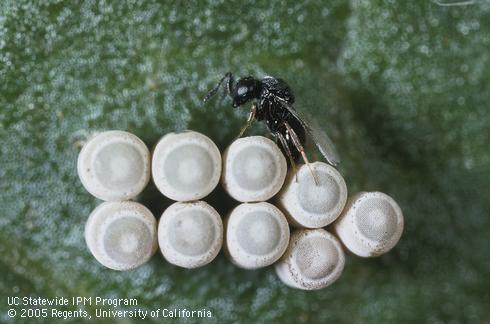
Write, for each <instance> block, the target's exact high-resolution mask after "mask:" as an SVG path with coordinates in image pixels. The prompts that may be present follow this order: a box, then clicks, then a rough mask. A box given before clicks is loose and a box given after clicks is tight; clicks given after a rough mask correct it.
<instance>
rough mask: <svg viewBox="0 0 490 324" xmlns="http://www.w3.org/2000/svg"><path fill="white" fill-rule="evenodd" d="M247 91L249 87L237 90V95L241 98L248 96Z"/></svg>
mask: <svg viewBox="0 0 490 324" xmlns="http://www.w3.org/2000/svg"><path fill="white" fill-rule="evenodd" d="M247 91H248V88H247V87H240V88H238V90H237V94H238V95H239V96H241V95H244V94H246V93H247Z"/></svg>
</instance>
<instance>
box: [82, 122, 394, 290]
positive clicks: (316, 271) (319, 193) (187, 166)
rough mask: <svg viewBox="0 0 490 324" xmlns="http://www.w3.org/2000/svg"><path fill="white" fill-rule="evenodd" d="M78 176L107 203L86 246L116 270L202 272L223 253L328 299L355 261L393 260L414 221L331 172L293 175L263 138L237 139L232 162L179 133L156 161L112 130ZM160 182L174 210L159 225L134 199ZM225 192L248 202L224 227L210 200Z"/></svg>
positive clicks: (134, 140) (203, 139)
mask: <svg viewBox="0 0 490 324" xmlns="http://www.w3.org/2000/svg"><path fill="white" fill-rule="evenodd" d="M78 174H79V177H80V180H81V182H82V184H83V185H84V187H85V188H86V189H87V191H88V192H89V193H91V194H92V195H93V196H95V197H97V198H99V199H101V200H104V201H105V202H103V203H101V204H100V205H99V206H98V207H97V208H95V210H94V211H93V212H92V213H91V215H90V216H89V218H88V221H87V224H86V226H85V239H86V242H87V246H88V248H89V250H90V251H91V253H92V254H93V256H94V257H95V259H97V260H98V261H99V262H100V263H101V264H102V265H104V266H106V267H108V268H110V269H114V270H121V271H122V270H130V269H134V268H136V267H138V266H140V265H142V264H144V263H146V262H147V261H148V260H149V259H150V258H151V256H152V255H153V254H154V253H155V252H156V250H157V249H158V247H159V248H160V251H161V253H162V255H163V257H164V258H165V259H166V260H167V261H168V262H169V263H171V264H174V265H176V266H179V267H184V268H197V267H201V266H204V265H206V264H208V263H210V262H211V261H212V260H213V259H214V258H215V257H216V256H217V255H218V253H219V251H220V250H221V248H222V247H223V249H224V251H225V254H226V255H227V256H228V257H229V259H230V260H231V262H233V263H234V264H235V265H237V266H238V267H241V268H245V269H257V268H262V267H266V266H269V265H273V264H274V267H275V270H276V273H277V275H278V277H279V278H280V279H281V280H282V281H283V282H284V283H285V284H286V285H288V286H290V287H295V288H299V289H305V290H312V289H320V288H324V287H327V286H328V285H330V284H332V283H333V282H335V281H336V280H337V279H338V278H339V277H340V275H341V274H342V271H343V269H344V264H345V255H344V251H350V252H352V253H353V254H356V255H358V256H361V257H371V256H379V255H382V254H384V253H386V252H388V251H389V250H390V249H392V248H393V247H394V246H395V245H396V243H397V242H398V240H399V239H400V236H401V233H402V231H403V214H402V212H401V210H400V207H399V206H398V204H397V203H396V202H395V201H394V200H393V199H392V198H391V197H389V196H387V195H386V194H383V193H381V192H360V193H357V194H355V195H352V196H351V197H350V198H349V199H347V196H348V195H347V186H346V183H345V181H344V179H343V177H342V175H341V174H340V173H339V172H338V171H337V170H336V169H335V168H333V167H332V166H330V165H328V164H326V163H323V162H314V163H311V164H309V165H301V166H298V167H297V169H296V171H294V169H293V170H291V171H290V172H289V173H288V168H287V163H286V159H285V157H284V155H283V154H282V152H281V150H280V149H279V147H278V146H277V145H276V144H275V143H274V142H273V141H271V140H270V139H268V138H265V137H262V136H251V137H244V138H240V139H237V140H235V141H234V142H233V143H232V144H231V145H230V146H229V147H228V148H227V149H226V150H225V151H224V152H223V155H221V152H220V151H219V149H218V148H217V147H216V145H215V144H214V142H213V141H212V140H211V139H209V138H208V137H207V136H205V135H203V134H201V133H198V132H194V131H185V132H181V133H170V134H167V135H165V136H164V137H163V138H162V139H161V140H160V141H159V142H158V143H157V145H156V146H155V148H154V150H153V152H152V153H150V151H149V150H148V148H147V147H146V145H145V144H144V143H143V141H141V140H140V139H139V138H138V137H136V136H135V135H133V134H130V133H128V132H123V131H106V132H102V133H99V134H97V135H96V136H94V137H93V138H91V139H90V140H89V141H87V143H86V144H85V145H84V147H83V148H82V150H81V152H80V155H79V158H78ZM150 178H152V179H153V182H154V184H155V186H156V187H157V188H158V190H159V191H160V192H161V193H162V194H163V195H165V196H166V197H168V198H170V199H172V200H175V203H173V204H172V205H170V206H169V207H168V208H167V209H166V210H165V211H164V212H163V214H162V215H161V216H160V218H159V220H158V221H157V219H156V218H155V216H154V215H153V214H152V213H151V211H150V210H149V209H148V208H146V207H145V206H143V205H142V204H140V203H138V202H135V201H132V200H131V199H134V198H136V197H137V196H138V195H139V194H140V193H141V192H142V191H143V189H144V188H145V187H146V185H147V184H148V182H149V181H150ZM220 182H221V184H222V186H223V188H224V189H225V191H226V192H227V193H228V194H229V195H230V196H231V197H232V198H233V199H235V200H236V201H238V202H239V203H240V204H238V205H237V206H236V207H235V208H233V209H232V210H231V211H230V212H229V213H228V215H226V217H225V218H224V219H222V217H221V215H220V214H219V213H218V212H217V211H216V210H215V209H214V208H213V207H212V206H211V205H209V204H208V203H206V202H205V201H203V200H202V199H203V198H205V197H206V196H207V195H209V194H210V193H211V192H212V191H213V190H214V189H215V188H216V186H217V185H218V184H219V183H220Z"/></svg>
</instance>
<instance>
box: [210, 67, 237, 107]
mask: <svg viewBox="0 0 490 324" xmlns="http://www.w3.org/2000/svg"><path fill="white" fill-rule="evenodd" d="M225 82H226V92H227V93H226V94H228V95H229V94H230V93H231V91H232V88H233V83H234V79H233V74H232V73H231V72H227V73H226V74H225V75H224V76H223V77H222V78H221V80H220V81H219V82H218V84H217V85H216V86H215V87H214V88H213V89H211V91H209V92H208V94H207V95H206V96H205V97H204V99H203V102H204V103H206V102H207V101H208V100H209V98H211V97H212V96H214V95H215V94H216V93H217V92H218V91H219V89H220V88H221V86H222V85H223V83H225Z"/></svg>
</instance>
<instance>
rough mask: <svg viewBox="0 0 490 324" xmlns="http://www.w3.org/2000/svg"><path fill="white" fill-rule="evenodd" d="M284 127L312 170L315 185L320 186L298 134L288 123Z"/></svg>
mask: <svg viewBox="0 0 490 324" xmlns="http://www.w3.org/2000/svg"><path fill="white" fill-rule="evenodd" d="M284 126H286V129H287V131H288V133H289V135H290V136H291V140H292V141H293V144H294V146H295V147H296V149H297V150H298V151H299V152H300V153H301V156H302V157H303V160H304V161H305V163H306V165H307V166H308V168H309V169H310V172H311V176H312V177H313V181H315V185H318V179H317V178H316V176H315V173H314V172H313V169H312V168H311V165H310V161H308V157H307V156H306V153H305V148H304V147H303V145H302V144H301V141H300V140H299V138H298V135H297V134H296V132H295V131H294V130H293V129H292V128H291V126H290V125H289V124H288V123H287V122H284Z"/></svg>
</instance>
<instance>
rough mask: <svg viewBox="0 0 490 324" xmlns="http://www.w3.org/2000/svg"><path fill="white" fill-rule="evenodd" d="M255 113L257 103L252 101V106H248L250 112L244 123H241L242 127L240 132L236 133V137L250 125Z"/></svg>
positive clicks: (240, 135)
mask: <svg viewBox="0 0 490 324" xmlns="http://www.w3.org/2000/svg"><path fill="white" fill-rule="evenodd" d="M256 113H257V105H256V104H255V103H253V104H252V107H251V108H250V112H249V113H248V117H247V122H246V123H245V125H243V127H242V129H241V130H240V133H239V134H238V136H237V138H240V137H242V135H243V133H245V131H246V130H247V128H249V127H250V125H252V122H253V121H254V119H255V114H256Z"/></svg>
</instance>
